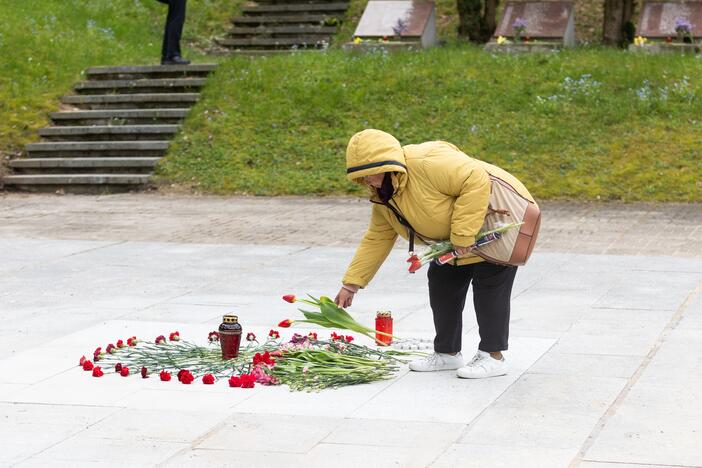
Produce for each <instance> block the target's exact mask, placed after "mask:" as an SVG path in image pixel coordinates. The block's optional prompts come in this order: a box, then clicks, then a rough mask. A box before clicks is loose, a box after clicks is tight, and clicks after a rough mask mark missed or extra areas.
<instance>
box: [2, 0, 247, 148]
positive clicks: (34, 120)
mask: <svg viewBox="0 0 702 468" xmlns="http://www.w3.org/2000/svg"><path fill="white" fill-rule="evenodd" d="M238 3H240V2H239V1H238V0H236V1H231V0H190V1H189V2H188V18H187V23H186V26H185V31H184V41H183V45H184V46H185V50H184V51H183V52H184V54H185V55H186V56H188V57H192V58H195V59H198V60H200V61H202V60H203V59H202V57H201V55H202V54H201V52H200V49H201V48H204V47H208V46H209V45H210V36H211V35H212V34H215V33H220V32H221V31H224V30H225V27H226V23H227V21H228V18H229V17H230V16H231V15H232V12H233V11H234V9H235V8H236V6H237V4H238ZM166 8H167V7H166V6H165V5H162V4H161V3H158V2H156V1H155V0H0V25H1V26H0V57H2V60H0V156H2V153H3V152H5V153H14V152H17V151H19V150H20V149H21V148H22V146H23V145H24V144H25V143H27V142H29V141H32V140H35V139H36V129H37V128H39V127H41V126H43V125H45V124H46V123H47V115H46V114H47V112H51V111H55V110H57V109H58V107H59V102H58V98H59V97H60V96H61V95H63V94H67V93H69V92H70V91H71V87H72V85H73V84H74V83H75V82H76V81H78V80H79V79H80V77H81V72H82V71H83V70H84V69H85V68H87V67H90V66H95V65H112V64H142V63H157V62H158V60H159V59H160V51H161V37H162V33H163V24H164V21H165V14H166ZM0 159H2V158H1V157H0Z"/></svg>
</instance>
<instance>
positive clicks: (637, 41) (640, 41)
mask: <svg viewBox="0 0 702 468" xmlns="http://www.w3.org/2000/svg"><path fill="white" fill-rule="evenodd" d="M646 41H647V39H646V38H645V37H643V36H636V38H634V44H635V45H636V46H638V47H641V46H642V45H645V44H646Z"/></svg>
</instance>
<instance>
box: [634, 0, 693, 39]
mask: <svg viewBox="0 0 702 468" xmlns="http://www.w3.org/2000/svg"><path fill="white" fill-rule="evenodd" d="M679 20H683V21H687V22H688V23H689V24H690V25H691V33H692V37H700V36H702V1H694V2H693V1H687V2H684V1H680V2H660V1H659V2H645V3H644V5H643V8H642V9H641V17H640V18H639V25H638V28H637V30H636V35H637V36H642V37H650V38H667V37H675V36H676V31H675V25H676V23H677V22H678V21H679Z"/></svg>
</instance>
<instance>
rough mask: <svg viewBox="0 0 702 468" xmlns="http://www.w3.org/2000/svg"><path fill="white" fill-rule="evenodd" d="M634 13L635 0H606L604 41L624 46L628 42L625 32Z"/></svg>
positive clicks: (603, 27) (603, 29)
mask: <svg viewBox="0 0 702 468" xmlns="http://www.w3.org/2000/svg"><path fill="white" fill-rule="evenodd" d="M633 15H634V0H604V22H603V25H602V42H603V43H605V44H608V45H616V46H620V47H621V46H624V45H626V43H627V42H628V39H629V38H628V34H626V33H625V31H626V30H627V28H628V27H630V26H629V23H631V19H632V17H633Z"/></svg>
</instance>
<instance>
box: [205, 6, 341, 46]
mask: <svg viewBox="0 0 702 468" xmlns="http://www.w3.org/2000/svg"><path fill="white" fill-rule="evenodd" d="M348 6H349V4H348V3H347V2H343V1H340V0H257V1H256V3H250V4H248V5H247V6H244V7H242V9H241V13H242V16H238V17H236V18H233V19H232V23H233V25H234V27H233V28H232V29H231V30H230V31H229V32H228V33H227V38H225V39H220V40H218V41H217V42H218V43H219V44H220V45H221V46H224V47H226V48H228V49H230V50H231V52H232V53H234V54H242V55H261V54H274V53H288V52H291V51H299V50H306V51H319V50H324V49H326V48H327V47H328V45H329V43H330V42H331V39H332V36H333V35H334V34H336V32H337V28H338V26H339V24H340V23H341V21H342V20H343V17H344V15H345V13H346V10H347V8H348Z"/></svg>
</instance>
